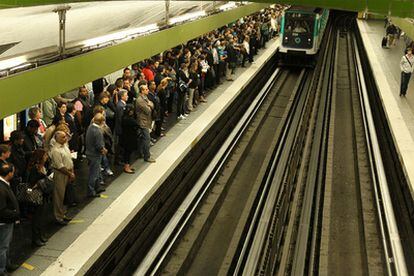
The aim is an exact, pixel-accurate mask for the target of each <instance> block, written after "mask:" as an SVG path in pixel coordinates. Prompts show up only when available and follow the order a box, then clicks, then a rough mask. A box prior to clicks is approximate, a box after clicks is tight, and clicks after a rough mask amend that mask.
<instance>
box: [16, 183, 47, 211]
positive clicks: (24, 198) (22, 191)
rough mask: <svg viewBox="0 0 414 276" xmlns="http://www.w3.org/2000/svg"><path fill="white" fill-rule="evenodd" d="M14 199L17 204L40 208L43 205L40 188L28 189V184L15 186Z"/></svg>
mask: <svg viewBox="0 0 414 276" xmlns="http://www.w3.org/2000/svg"><path fill="white" fill-rule="evenodd" d="M16 198H17V200H18V201H19V202H21V203H25V204H29V205H34V206H40V205H42V204H43V193H42V191H41V190H40V188H33V189H32V188H30V186H29V183H19V184H17V186H16Z"/></svg>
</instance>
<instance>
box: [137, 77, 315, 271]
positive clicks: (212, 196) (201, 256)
mask: <svg viewBox="0 0 414 276" xmlns="http://www.w3.org/2000/svg"><path fill="white" fill-rule="evenodd" d="M307 76H308V72H305V71H304V70H303V71H302V72H301V73H300V74H299V73H298V72H288V71H280V72H279V70H278V71H277V72H275V73H274V75H273V76H272V77H271V78H270V80H269V81H268V83H267V85H266V86H265V87H264V88H263V89H262V91H261V93H260V94H259V95H258V97H257V98H256V100H255V102H254V103H253V105H252V107H251V109H250V110H249V111H248V112H247V113H246V115H245V116H244V118H243V120H242V121H241V122H240V123H239V125H238V126H237V127H236V128H235V130H234V131H233V133H234V135H230V137H229V139H228V141H226V143H225V144H224V145H223V148H222V150H220V151H219V154H218V156H219V157H217V159H218V160H222V162H220V163H221V164H222V165H221V166H217V165H216V164H214V165H213V166H211V170H209V169H207V173H205V177H202V178H201V179H200V181H199V183H197V184H196V186H198V184H199V185H200V187H204V188H203V189H205V190H206V191H207V189H208V190H209V191H210V192H209V193H208V194H203V195H202V196H204V195H205V197H204V198H202V197H201V194H200V193H199V192H198V193H199V194H200V197H197V199H196V200H197V201H198V202H200V206H199V207H196V208H197V211H196V212H197V213H196V215H195V216H193V217H190V218H188V221H187V222H188V224H187V225H181V226H180V228H181V229H185V230H186V231H183V232H185V233H182V234H181V233H177V232H176V234H175V235H176V236H181V239H180V240H179V241H178V244H174V245H173V244H170V245H168V247H169V248H171V249H172V250H170V251H169V252H164V253H163V255H165V256H174V257H173V258H170V257H168V258H167V259H166V260H163V259H162V258H160V257H155V255H154V256H151V254H149V255H147V258H146V260H144V262H143V263H141V265H140V266H139V268H138V270H137V271H136V272H135V274H136V275H142V274H159V273H168V274H182V273H189V274H193V275H199V274H200V273H201V274H203V273H204V274H208V275H214V274H217V273H218V272H219V270H220V269H221V263H222V261H223V260H224V259H225V257H226V256H227V255H228V254H226V250H227V249H228V248H229V245H230V243H231V242H232V239H233V238H234V237H235V236H240V235H241V234H242V233H241V232H239V230H240V229H242V228H239V227H238V224H239V223H240V221H244V220H246V219H247V214H248V213H249V211H250V210H251V208H252V206H253V205H254V204H255V202H254V200H253V199H254V198H255V196H254V195H255V194H256V193H257V191H258V190H260V189H261V182H260V181H259V182H258V181H256V179H257V178H258V175H259V174H260V173H261V164H263V163H266V158H268V156H267V155H268V149H269V147H271V146H272V144H275V141H274V140H275V139H276V140H277V137H278V136H279V134H280V133H281V132H282V131H283V129H284V127H283V124H284V122H285V118H286V116H287V115H286V113H289V108H288V107H289V106H290V105H292V104H294V103H295V100H294V99H295V95H296V94H298V93H301V92H302V90H303V89H304V83H306V82H305V79H306V78H307ZM230 145H232V146H230ZM229 149H230V150H231V153H230V152H229ZM221 152H222V153H223V154H221ZM226 152H229V154H228V155H227V154H226ZM223 157H225V158H226V160H224V159H223ZM207 185H209V187H207ZM252 195H253V197H252ZM189 198H191V200H192V201H194V198H192V197H191V196H190V197H189ZM183 207H184V206H183ZM196 208H195V209H196ZM222 214H225V215H224V216H223V215H222ZM224 222H225V223H224ZM221 226H223V227H221ZM170 232H173V231H170ZM217 236H219V237H220V239H219V240H220V242H219V244H220V248H217V239H216V237H217ZM159 240H160V243H162V241H163V240H164V241H165V240H166V239H165V237H164V238H160V239H159ZM162 246H164V247H165V244H164V245H162V244H160V245H158V246H155V247H153V248H154V252H156V253H157V254H159V251H158V249H155V248H156V247H158V248H161V247H162ZM211 250H213V251H214V252H215V253H214V254H212V253H213V252H212V251H211ZM154 260H155V262H156V263H157V264H156V265H154ZM206 260H208V261H206ZM197 263H199V264H201V265H193V264H197ZM150 267H153V269H149V268H150Z"/></svg>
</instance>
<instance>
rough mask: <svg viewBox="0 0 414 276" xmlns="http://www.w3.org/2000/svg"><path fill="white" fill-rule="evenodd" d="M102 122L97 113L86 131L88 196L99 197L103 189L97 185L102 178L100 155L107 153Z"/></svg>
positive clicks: (102, 117) (101, 116)
mask: <svg viewBox="0 0 414 276" xmlns="http://www.w3.org/2000/svg"><path fill="white" fill-rule="evenodd" d="M104 123H105V117H104V115H103V114H102V113H97V114H96V115H95V116H94V117H93V119H92V124H91V125H90V126H89V127H88V130H87V131H86V141H85V146H86V158H87V159H88V162H89V180H88V197H99V193H101V192H104V191H105V189H104V188H103V187H100V186H99V182H100V181H99V180H100V179H102V176H101V161H102V157H103V156H104V155H106V154H107V153H108V150H107V149H106V148H105V141H104V136H103V133H102V129H101V127H102V126H103V124H104Z"/></svg>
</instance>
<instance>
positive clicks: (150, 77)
mask: <svg viewBox="0 0 414 276" xmlns="http://www.w3.org/2000/svg"><path fill="white" fill-rule="evenodd" d="M142 73H144V75H145V79H146V80H147V81H152V80H154V72H152V70H151V69H150V68H148V67H145V68H144V69H142Z"/></svg>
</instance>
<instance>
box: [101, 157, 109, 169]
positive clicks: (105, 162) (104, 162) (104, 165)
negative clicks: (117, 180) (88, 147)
mask: <svg viewBox="0 0 414 276" xmlns="http://www.w3.org/2000/svg"><path fill="white" fill-rule="evenodd" d="M102 168H103V169H104V170H105V171H106V170H109V169H110V167H109V160H108V157H106V155H102Z"/></svg>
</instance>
